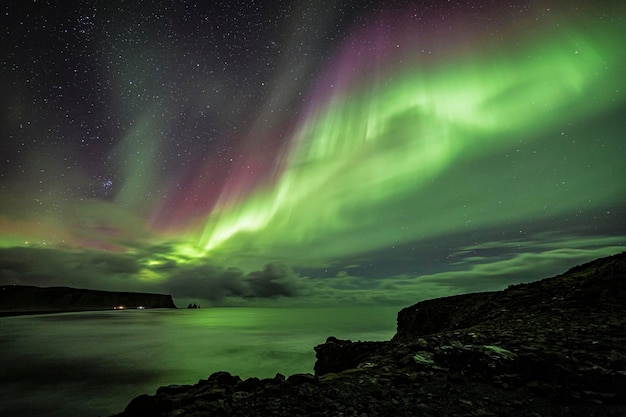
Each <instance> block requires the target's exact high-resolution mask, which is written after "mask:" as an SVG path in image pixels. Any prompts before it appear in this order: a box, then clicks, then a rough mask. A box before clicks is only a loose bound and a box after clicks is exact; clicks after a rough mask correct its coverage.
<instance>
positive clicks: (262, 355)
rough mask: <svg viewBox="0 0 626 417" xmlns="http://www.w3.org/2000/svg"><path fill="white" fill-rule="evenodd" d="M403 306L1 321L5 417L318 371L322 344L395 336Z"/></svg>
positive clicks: (85, 416) (114, 404)
mask: <svg viewBox="0 0 626 417" xmlns="http://www.w3.org/2000/svg"><path fill="white" fill-rule="evenodd" d="M398 310H399V308H398V307H349V308H348V307H332V308H320V307H312V308H301V307H299V308H293V307H289V308H287V307H282V308H277V307H274V308H269V307H266V308H200V309H172V310H160V309H157V310H111V311H94V312H79V313H61V314H44V315H29V316H13V317H1V318H0V330H1V332H0V417H5V416H6V417H13V416H18V415H22V416H31V417H36V416H46V417H56V416H59V417H60V416H63V417H73V416H81V417H105V416H111V415H113V414H116V413H119V412H121V411H123V410H124V407H125V406H126V405H127V404H128V403H129V402H130V400H131V399H133V398H134V397H136V396H138V395H140V394H150V395H153V394H154V393H155V392H156V389H157V388H158V387H160V386H167V385H182V384H195V383H197V382H198V380H200V379H206V378H207V377H208V376H209V375H210V374H212V373H213V372H217V371H228V372H230V373H231V374H233V375H239V376H240V377H241V378H248V377H252V376H256V377H259V378H271V377H274V376H275V375H276V374H277V373H281V374H283V375H286V376H288V375H291V374H295V373H313V365H314V363H315V352H314V350H313V347H314V346H315V345H318V344H321V343H324V341H325V340H326V338H327V337H328V336H335V337H337V338H339V339H351V340H353V341H356V340H389V339H390V338H391V337H392V336H393V335H394V334H395V330H396V316H397V312H398Z"/></svg>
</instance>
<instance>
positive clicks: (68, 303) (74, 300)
mask: <svg viewBox="0 0 626 417" xmlns="http://www.w3.org/2000/svg"><path fill="white" fill-rule="evenodd" d="M120 307H123V308H138V307H143V308H176V306H175V305H174V301H173V300H172V296H171V295H165V294H150V293H138V292H114V291H97V290H84V289H78V288H69V287H48V288H40V287H33V286H27V285H4V286H1V287H0V316H7V315H15V314H34V313H60V312H65V311H90V310H110V309H113V308H120Z"/></svg>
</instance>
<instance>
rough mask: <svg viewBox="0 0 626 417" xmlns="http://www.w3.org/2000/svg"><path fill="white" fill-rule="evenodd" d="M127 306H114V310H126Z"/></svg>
mask: <svg viewBox="0 0 626 417" xmlns="http://www.w3.org/2000/svg"><path fill="white" fill-rule="evenodd" d="M125 308H126V307H124V306H115V307H113V310H124V309H125Z"/></svg>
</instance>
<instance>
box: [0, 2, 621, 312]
mask: <svg viewBox="0 0 626 417" xmlns="http://www.w3.org/2000/svg"><path fill="white" fill-rule="evenodd" d="M0 10H1V16H0V19H1V20H2V25H1V26H0V30H1V32H0V37H1V38H2V39H1V42H0V48H1V51H2V53H1V61H0V76H1V83H0V106H1V112H0V117H1V119H0V135H1V138H0V283H2V284H7V283H9V284H33V285H41V286H56V285H68V286H74V287H80V288H95V289H105V290H120V291H154V292H164V293H170V294H173V295H174V296H175V299H179V300H197V301H202V302H207V303H213V304H216V305H251V304H268V305H272V304H284V303H292V304H333V303H341V302H352V303H371V304H410V303H413V302H415V301H418V300H420V299H424V298H430V297H435V296H443V295H450V294H456V293H463V292H468V291H484V290H492V289H501V288H505V287H506V286H508V285H510V284H512V283H517V282H528V281H532V280H536V279H539V278H544V277H547V276H551V275H555V274H557V273H561V272H564V271H565V269H567V268H569V267H571V266H574V265H576V264H580V263H583V262H585V261H588V260H591V259H594V258H598V257H601V256H607V255H610V254H614V253H618V252H621V251H623V250H624V249H625V247H626V246H625V245H626V221H625V219H626V158H625V156H626V138H625V132H626V117H625V115H626V95H625V94H624V91H625V88H626V76H625V74H626V48H625V47H624V45H626V9H625V6H624V2H623V1H620V0H616V1H612V2H611V1H608V2H607V1H605V2H602V1H577V0H574V1H563V2H552V1H520V2H508V1H486V0H484V1H474V2H469V1H467V2H464V1H458V2H457V1H408V0H405V1H341V0H339V1H334V0H333V1H330V0H329V1H326V0H321V1H310V2H304V1H302V2H301V1H260V0H257V1H254V0H249V1H236V0H232V1H215V2H191V1H99V0H93V1H80V2H76V1H68V0H62V1H42V0H35V1H33V0H30V1H17V0H9V1H5V2H3V3H2V6H0Z"/></svg>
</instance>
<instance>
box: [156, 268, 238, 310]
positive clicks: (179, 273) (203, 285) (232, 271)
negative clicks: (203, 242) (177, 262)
mask: <svg viewBox="0 0 626 417" xmlns="http://www.w3.org/2000/svg"><path fill="white" fill-rule="evenodd" d="M243 278H244V274H243V272H242V271H241V270H239V269H236V268H222V267H218V266H214V265H210V264H200V265H191V266H183V267H180V268H176V270H174V271H172V273H171V275H170V276H169V278H168V279H167V280H166V281H165V282H164V283H163V284H162V286H163V287H164V288H165V289H167V290H168V291H169V292H171V293H172V294H175V295H176V296H178V297H189V298H196V299H204V300H209V301H213V302H215V301H220V300H222V299H224V298H225V297H243V296H245V295H246V293H247V288H246V283H245V281H244V279H243Z"/></svg>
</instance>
